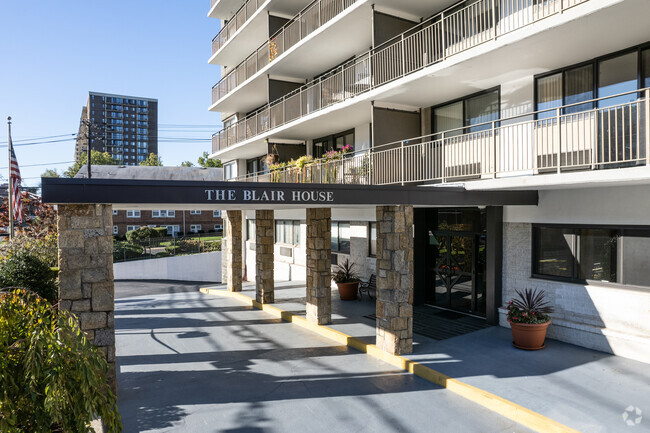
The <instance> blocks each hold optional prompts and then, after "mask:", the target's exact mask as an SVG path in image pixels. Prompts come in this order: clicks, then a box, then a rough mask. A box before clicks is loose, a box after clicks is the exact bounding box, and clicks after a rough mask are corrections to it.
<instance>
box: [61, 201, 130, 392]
mask: <svg viewBox="0 0 650 433" xmlns="http://www.w3.org/2000/svg"><path fill="white" fill-rule="evenodd" d="M57 225H58V230H59V299H60V304H59V305H60V308H63V309H66V310H69V311H71V312H73V313H74V314H75V315H77V316H78V317H79V324H80V325H81V329H82V330H83V331H84V332H85V334H86V336H87V338H88V340H89V341H91V342H92V343H93V344H95V345H96V346H98V348H99V352H100V353H101V354H102V355H104V356H105V357H106V361H107V362H108V366H109V380H110V382H111V386H112V387H113V390H114V391H115V392H117V380H116V376H115V373H116V372H115V319H114V313H113V312H114V309H115V298H114V296H115V295H114V294H115V287H114V285H113V209H112V206H111V205H101V204H98V205H94V204H92V205H59V206H58V217H57Z"/></svg>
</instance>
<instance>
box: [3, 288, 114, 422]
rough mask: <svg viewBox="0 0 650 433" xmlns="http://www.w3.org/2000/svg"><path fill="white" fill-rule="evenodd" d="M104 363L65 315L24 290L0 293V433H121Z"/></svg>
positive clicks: (74, 320)
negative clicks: (97, 429) (97, 426)
mask: <svg viewBox="0 0 650 433" xmlns="http://www.w3.org/2000/svg"><path fill="white" fill-rule="evenodd" d="M107 374H108V366H107V364H106V361H105V360H104V358H103V357H102V356H101V355H100V354H99V353H98V351H97V348H96V347H95V346H93V345H92V344H91V343H90V342H89V341H88V340H86V338H85V337H84V334H83V332H82V331H81V330H80V329H79V324H78V322H77V321H76V319H75V318H74V316H72V315H71V314H70V313H68V312H67V311H64V310H57V309H56V308H54V307H53V306H52V305H51V304H50V303H48V302H47V301H45V300H44V299H43V298H40V297H38V296H36V295H35V294H33V293H30V292H28V291H26V290H24V289H20V290H13V291H0V390H2V392H0V431H2V432H6V433H26V432H29V433H50V432H51V431H60V430H62V431H64V432H75V433H76V432H82V433H87V432H92V431H93V430H92V429H91V428H90V421H91V420H92V419H93V418H95V417H96V416H100V417H101V418H102V420H103V422H104V424H105V425H106V427H107V431H108V432H109V433H119V432H121V431H122V422H121V420H120V415H119V413H118V410H117V398H116V397H115V395H114V394H113V392H112V391H111V388H110V385H109V384H108V381H107Z"/></svg>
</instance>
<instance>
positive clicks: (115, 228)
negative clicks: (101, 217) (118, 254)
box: [113, 226, 117, 235]
mask: <svg viewBox="0 0 650 433" xmlns="http://www.w3.org/2000/svg"><path fill="white" fill-rule="evenodd" d="M113 234H114V235H116V234H117V226H113Z"/></svg>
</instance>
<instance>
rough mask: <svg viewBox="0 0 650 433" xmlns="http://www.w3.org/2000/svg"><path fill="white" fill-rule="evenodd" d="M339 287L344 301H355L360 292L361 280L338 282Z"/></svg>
mask: <svg viewBox="0 0 650 433" xmlns="http://www.w3.org/2000/svg"><path fill="white" fill-rule="evenodd" d="M336 286H337V287H338V288H339V296H340V297H341V300H342V301H353V300H355V299H357V293H359V282H358V281H357V282H356V283H336Z"/></svg>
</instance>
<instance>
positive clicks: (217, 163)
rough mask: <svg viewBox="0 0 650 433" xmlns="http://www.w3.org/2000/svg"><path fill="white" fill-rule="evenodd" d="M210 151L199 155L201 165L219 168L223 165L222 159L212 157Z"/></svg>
mask: <svg viewBox="0 0 650 433" xmlns="http://www.w3.org/2000/svg"><path fill="white" fill-rule="evenodd" d="M209 156H210V155H209V154H208V152H203V155H201V156H199V159H198V161H197V162H198V163H199V165H200V166H201V167H205V168H219V167H223V164H222V163H221V160H220V159H210V158H209Z"/></svg>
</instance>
